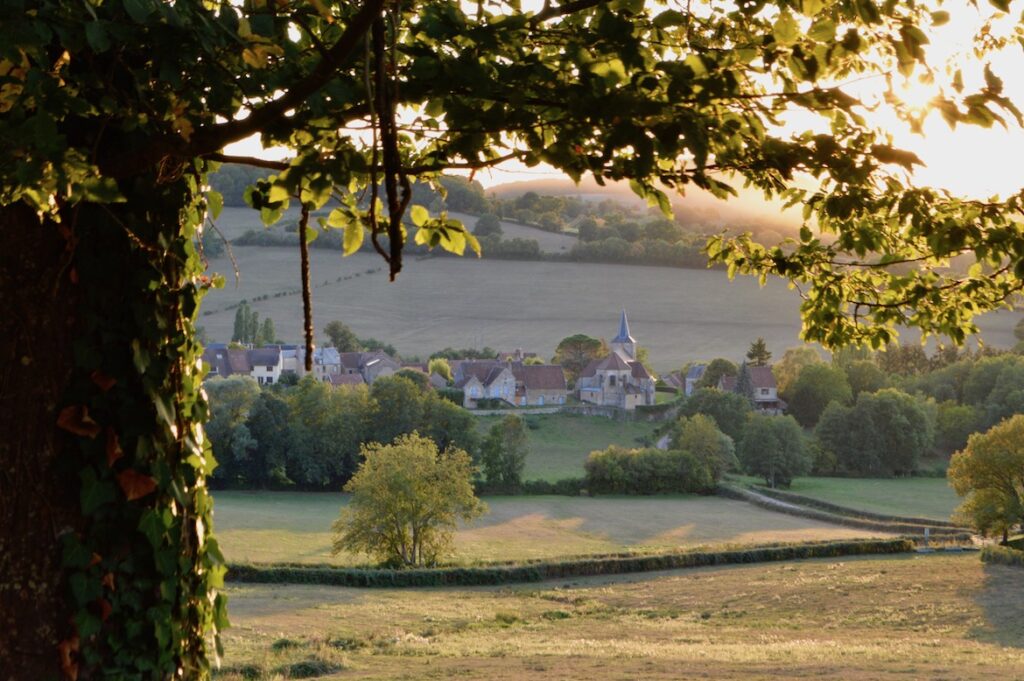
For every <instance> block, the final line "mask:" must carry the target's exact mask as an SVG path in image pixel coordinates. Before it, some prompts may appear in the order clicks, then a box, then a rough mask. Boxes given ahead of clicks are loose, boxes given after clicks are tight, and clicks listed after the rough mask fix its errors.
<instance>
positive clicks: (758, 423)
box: [736, 414, 811, 487]
mask: <svg viewBox="0 0 1024 681" xmlns="http://www.w3.org/2000/svg"><path fill="white" fill-rule="evenodd" d="M736 455H737V458H739V460H740V463H741V464H742V465H743V469H744V470H745V471H746V472H747V473H749V474H751V475H757V476H760V477H762V478H764V482H765V484H766V485H768V486H769V487H779V486H781V487H789V485H790V483H791V482H792V481H793V478H796V477H798V476H801V475H806V474H807V472H808V471H810V469H811V458H810V454H809V452H808V450H807V443H806V441H805V438H804V434H803V431H802V430H801V429H800V426H799V425H798V424H797V422H796V421H795V420H794V419H793V417H792V416H765V415H763V414H752V415H751V416H750V418H749V419H747V423H746V425H745V426H744V427H743V432H742V433H741V434H740V438H739V443H738V445H737V447H736Z"/></svg>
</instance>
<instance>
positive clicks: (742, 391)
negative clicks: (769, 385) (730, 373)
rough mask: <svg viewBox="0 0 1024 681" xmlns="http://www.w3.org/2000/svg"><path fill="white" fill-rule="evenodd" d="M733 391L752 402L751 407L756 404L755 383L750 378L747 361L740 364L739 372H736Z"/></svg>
mask: <svg viewBox="0 0 1024 681" xmlns="http://www.w3.org/2000/svg"><path fill="white" fill-rule="evenodd" d="M732 391H733V392H734V393H736V394H737V395H740V396H741V397H744V398H745V399H746V400H747V401H748V402H750V406H751V407H753V406H754V383H753V380H752V379H751V378H750V368H749V367H748V366H747V363H746V362H742V363H741V364H740V370H739V373H737V374H736V385H735V386H733V389H732Z"/></svg>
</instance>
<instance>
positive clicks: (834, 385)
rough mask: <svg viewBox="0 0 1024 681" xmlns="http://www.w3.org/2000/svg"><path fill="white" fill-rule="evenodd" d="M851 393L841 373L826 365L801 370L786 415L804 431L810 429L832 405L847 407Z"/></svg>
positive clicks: (811, 365) (840, 370) (839, 370)
mask: <svg viewBox="0 0 1024 681" xmlns="http://www.w3.org/2000/svg"><path fill="white" fill-rule="evenodd" d="M852 399H853V391H852V390H850V384H849V383H848V382H847V380H846V374H845V373H843V370H842V369H839V368H837V367H833V366H829V365H828V364H810V365H808V366H806V367H804V369H803V371H801V372H800V376H798V377H797V379H796V383H794V384H793V389H792V390H791V391H790V398H789V413H790V414H792V415H793V417H794V418H796V420H797V422H798V423H799V424H800V425H802V426H804V427H805V428H813V427H814V424H816V423H817V422H818V418H820V417H821V414H822V412H823V411H825V408H826V407H827V406H828V405H829V403H831V402H838V403H839V404H849V403H850V402H851V401H852Z"/></svg>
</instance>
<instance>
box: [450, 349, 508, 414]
mask: <svg viewBox="0 0 1024 681" xmlns="http://www.w3.org/2000/svg"><path fill="white" fill-rule="evenodd" d="M452 371H453V373H454V378H455V387H456V388H458V389H459V390H462V391H463V393H464V397H463V402H462V406H464V407H465V408H467V409H474V408H476V405H477V401H478V400H481V399H498V400H504V401H506V402H508V403H509V404H512V403H513V401H514V400H515V396H516V377H515V375H514V374H513V373H512V369H511V368H510V366H509V365H508V364H506V363H504V362H499V361H498V360H496V359H483V360H463V361H461V362H457V363H456V365H455V366H454V367H452Z"/></svg>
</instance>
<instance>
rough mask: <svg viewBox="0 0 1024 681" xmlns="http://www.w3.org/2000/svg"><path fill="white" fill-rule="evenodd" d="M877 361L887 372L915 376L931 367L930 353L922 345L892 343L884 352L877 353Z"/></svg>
mask: <svg viewBox="0 0 1024 681" xmlns="http://www.w3.org/2000/svg"><path fill="white" fill-rule="evenodd" d="M875 362H876V363H877V364H878V366H879V368H881V369H882V371H883V372H885V373H886V374H890V375H892V374H898V375H900V376H913V375H914V374H921V373H924V372H926V371H928V370H929V369H930V368H931V361H930V360H929V359H928V353H926V352H925V351H924V348H922V347H921V346H920V345H917V344H914V345H896V344H895V343H891V344H889V345H888V346H886V348H885V351H884V352H877V353H875Z"/></svg>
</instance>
